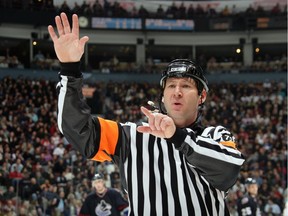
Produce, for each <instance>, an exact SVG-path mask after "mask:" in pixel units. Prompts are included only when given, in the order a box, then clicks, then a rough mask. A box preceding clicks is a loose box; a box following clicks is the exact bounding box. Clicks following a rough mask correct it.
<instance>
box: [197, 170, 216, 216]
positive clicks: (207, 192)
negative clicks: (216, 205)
mask: <svg viewBox="0 0 288 216" xmlns="http://www.w3.org/2000/svg"><path fill="white" fill-rule="evenodd" d="M198 178H199V179H200V182H201V184H202V185H203V189H204V196H205V203H206V207H207V209H208V212H209V215H213V208H212V200H211V196H210V190H209V187H208V185H207V184H206V183H205V182H204V180H203V179H202V178H201V176H200V175H199V173H198Z"/></svg>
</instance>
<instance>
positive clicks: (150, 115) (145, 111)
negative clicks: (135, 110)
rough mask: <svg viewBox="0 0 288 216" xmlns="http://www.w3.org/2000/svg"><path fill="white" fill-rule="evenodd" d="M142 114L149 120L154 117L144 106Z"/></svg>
mask: <svg viewBox="0 0 288 216" xmlns="http://www.w3.org/2000/svg"><path fill="white" fill-rule="evenodd" d="M141 112H142V113H143V114H144V115H145V116H146V117H147V118H150V117H152V115H153V114H152V112H151V111H150V110H149V109H147V108H146V107H144V106H141Z"/></svg>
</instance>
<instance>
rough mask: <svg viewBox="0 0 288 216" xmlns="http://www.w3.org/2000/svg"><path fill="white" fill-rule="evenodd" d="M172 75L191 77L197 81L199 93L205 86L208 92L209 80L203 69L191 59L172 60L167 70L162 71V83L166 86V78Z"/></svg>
mask: <svg viewBox="0 0 288 216" xmlns="http://www.w3.org/2000/svg"><path fill="white" fill-rule="evenodd" d="M170 77H190V78H193V79H194V80H195V81H196V82H197V89H198V93H199V95H200V94H201V92H202V90H203V88H204V89H205V90H206V92H208V91H209V88H208V81H207V79H206V78H205V76H204V75H203V70H202V68H201V67H200V66H198V65H196V64H195V63H194V62H193V61H191V60H189V59H175V60H173V61H171V62H170V63H169V64H168V66H167V68H166V70H164V71H163V72H162V76H161V80H160V85H161V86H162V87H163V88H164V86H165V80H166V79H167V78H170Z"/></svg>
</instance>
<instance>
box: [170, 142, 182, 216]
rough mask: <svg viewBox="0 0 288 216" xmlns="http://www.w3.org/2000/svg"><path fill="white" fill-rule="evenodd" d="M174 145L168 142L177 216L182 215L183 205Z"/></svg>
mask: <svg viewBox="0 0 288 216" xmlns="http://www.w3.org/2000/svg"><path fill="white" fill-rule="evenodd" d="M172 145H173V144H172V143H170V142H167V147H168V157H169V162H170V172H171V187H172V193H173V197H174V205H175V215H176V216H177V215H182V211H181V205H180V202H179V194H178V191H179V188H178V180H177V171H176V164H175V156H174V154H173V152H174V151H173V147H172Z"/></svg>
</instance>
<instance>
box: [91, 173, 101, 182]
mask: <svg viewBox="0 0 288 216" xmlns="http://www.w3.org/2000/svg"><path fill="white" fill-rule="evenodd" d="M100 179H104V176H103V175H102V174H101V173H96V174H95V175H94V176H93V177H92V181H95V180H100Z"/></svg>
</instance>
